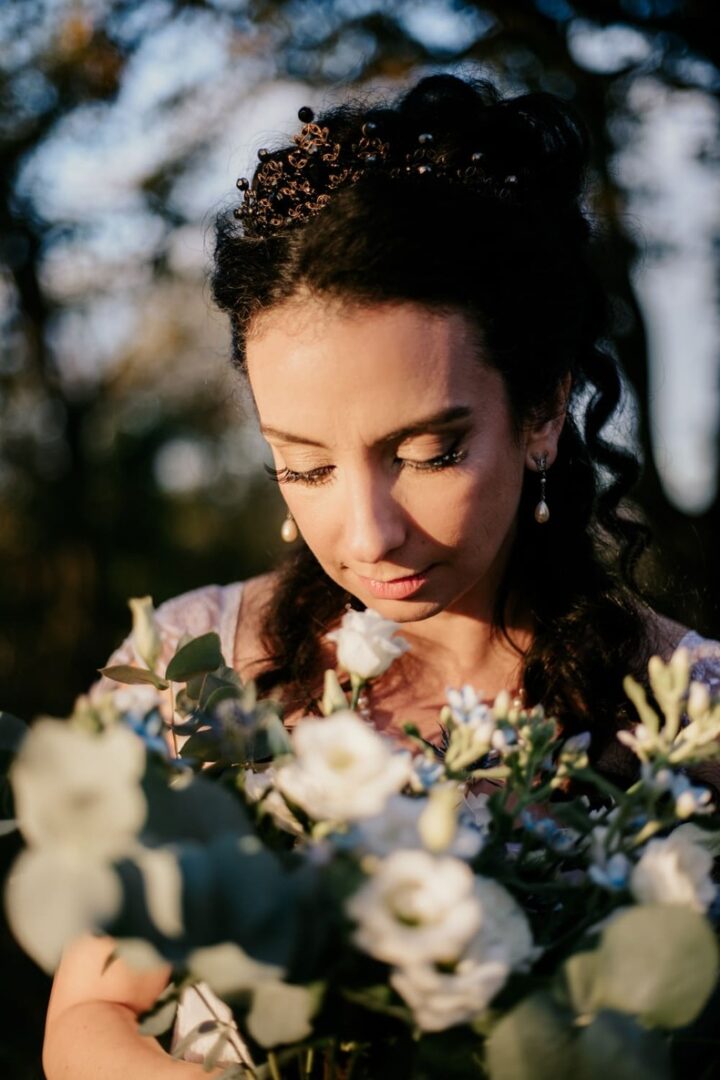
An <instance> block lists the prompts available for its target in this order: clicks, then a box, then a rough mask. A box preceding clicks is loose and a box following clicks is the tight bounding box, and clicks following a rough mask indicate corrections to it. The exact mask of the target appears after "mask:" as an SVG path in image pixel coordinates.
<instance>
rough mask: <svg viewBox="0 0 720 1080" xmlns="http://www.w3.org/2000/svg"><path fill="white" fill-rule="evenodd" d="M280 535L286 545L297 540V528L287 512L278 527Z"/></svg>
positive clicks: (293, 519)
mask: <svg viewBox="0 0 720 1080" xmlns="http://www.w3.org/2000/svg"><path fill="white" fill-rule="evenodd" d="M280 535H281V536H282V538H283V540H284V541H285V543H286V544H292V543H293V542H294V541H295V540H297V538H298V527H297V525H296V524H295V518H294V517H293V516H292V514H291V513H290V511H289V510H288V512H287V517H286V518H285V520H284V521H283V523H282V525H281V527H280Z"/></svg>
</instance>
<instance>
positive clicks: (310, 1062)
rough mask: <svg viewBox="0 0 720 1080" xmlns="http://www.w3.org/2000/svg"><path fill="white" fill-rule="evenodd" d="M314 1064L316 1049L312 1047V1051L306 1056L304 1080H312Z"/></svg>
mask: <svg viewBox="0 0 720 1080" xmlns="http://www.w3.org/2000/svg"><path fill="white" fill-rule="evenodd" d="M314 1064H315V1047H314V1046H311V1047H310V1049H309V1050H308V1052H307V1054H306V1055H305V1073H304V1080H309V1078H310V1076H311V1074H312V1071H313V1066H314Z"/></svg>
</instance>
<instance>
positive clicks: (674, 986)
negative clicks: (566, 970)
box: [596, 904, 718, 1028]
mask: <svg viewBox="0 0 720 1080" xmlns="http://www.w3.org/2000/svg"><path fill="white" fill-rule="evenodd" d="M597 963H598V967H597V980H598V985H597V991H596V1002H597V1005H598V1006H599V1007H605V1008H608V1009H614V1010H617V1011H618V1012H623V1013H630V1014H631V1015H632V1016H637V1017H638V1018H639V1020H640V1021H641V1023H643V1024H645V1025H647V1026H649V1027H662V1028H678V1027H684V1026H685V1025H686V1024H689V1023H690V1022H691V1021H692V1020H694V1019H695V1017H696V1016H697V1015H698V1014H699V1012H700V1011H701V1009H702V1008H703V1006H704V1005H705V1003H706V1001H707V1000H708V998H709V997H710V994H711V992H712V990H713V987H714V986H715V983H716V981H717V976H718V945H717V941H716V938H715V934H714V933H713V931H712V928H711V926H710V924H709V922H708V921H707V919H705V918H704V917H703V916H702V915H700V914H698V913H697V912H696V911H692V910H691V909H690V908H688V907H681V906H679V905H674V904H642V905H641V906H639V907H635V908H631V909H630V910H629V911H626V912H623V914H622V915H618V916H617V918H616V919H614V920H613V922H612V923H611V924H610V925H609V926H608V927H607V929H606V930H605V931H604V933H603V935H602V938H601V941H600V946H599V948H598V961H597Z"/></svg>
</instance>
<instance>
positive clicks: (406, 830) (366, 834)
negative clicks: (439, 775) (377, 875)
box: [357, 795, 483, 859]
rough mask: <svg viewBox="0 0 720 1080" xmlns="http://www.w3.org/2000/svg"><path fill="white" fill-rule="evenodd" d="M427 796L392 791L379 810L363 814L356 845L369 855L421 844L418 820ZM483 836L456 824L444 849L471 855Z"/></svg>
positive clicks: (424, 807)
mask: <svg viewBox="0 0 720 1080" xmlns="http://www.w3.org/2000/svg"><path fill="white" fill-rule="evenodd" d="M427 807H428V800H427V799H422V798H421V799H411V798H408V796H406V795H393V796H391V798H390V799H388V802H387V804H386V806H385V809H384V811H383V813H382V814H378V815H377V816H376V817H372V818H366V819H365V820H364V821H363V822H361V824H360V825H359V826H358V834H357V837H358V839H357V844H358V847H359V848H360V849H361V850H362V851H365V852H368V853H369V854H372V855H379V856H384V855H389V854H390V852H391V851H395V850H398V849H399V848H405V849H407V848H411V849H413V848H422V847H423V839H422V837H421V835H420V829H419V823H420V820H421V818H422V815H423V814H424V812H425V811H426V810H427ZM482 843H483V836H482V834H481V833H480V832H478V830H477V829H474V828H468V827H467V826H462V825H461V826H460V827H459V828H458V829H457V830H456V832H455V836H454V838H453V840H452V842H451V844H450V846H449V847H448V849H447V853H448V854H449V855H455V856H456V857H457V858H459V859H472V858H473V857H474V856H475V855H477V853H478V852H479V851H480V848H481V847H482Z"/></svg>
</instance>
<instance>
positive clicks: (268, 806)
mask: <svg viewBox="0 0 720 1080" xmlns="http://www.w3.org/2000/svg"><path fill="white" fill-rule="evenodd" d="M276 779H277V771H276V769H275V767H274V766H272V765H271V766H270V767H269V768H267V769H263V770H262V771H261V772H253V771H252V770H251V769H246V770H245V772H243V774H242V785H243V791H244V793H245V797H246V799H247V800H248V802H250V803H257V802H262V809H263V811H264V812H265V813H266V814H269V815H270V817H271V818H272V819H273V821H274V822H275V824H276V825H277V827H278V828H279V829H282V830H283V832H288V833H292V835H293V836H300V835H301V834H302V832H303V827H302V825H301V824H300V822H299V821H298V819H297V818H296V817H295V815H294V814H293V812H292V810H291V809H290V807H289V806H288V804H287V803H286V802H285V799H284V798H283V797H282V795H281V794H280V792H279V791H277V790H276V789H275V781H276Z"/></svg>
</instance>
